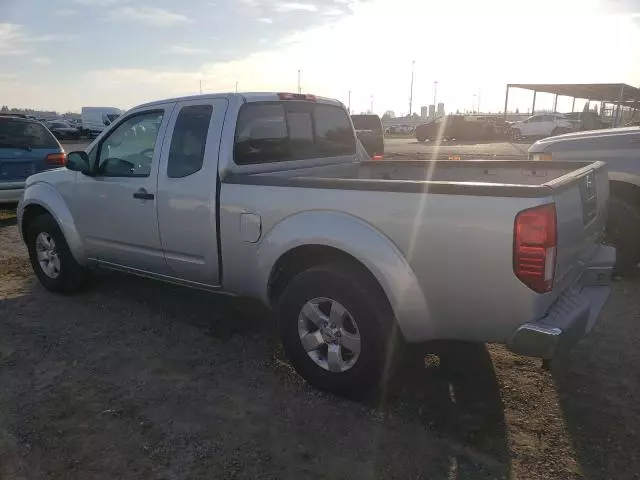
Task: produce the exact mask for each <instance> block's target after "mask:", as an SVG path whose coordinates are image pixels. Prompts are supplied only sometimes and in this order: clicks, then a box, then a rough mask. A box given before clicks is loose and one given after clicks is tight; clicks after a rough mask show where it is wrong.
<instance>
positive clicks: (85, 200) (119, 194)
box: [72, 103, 175, 274]
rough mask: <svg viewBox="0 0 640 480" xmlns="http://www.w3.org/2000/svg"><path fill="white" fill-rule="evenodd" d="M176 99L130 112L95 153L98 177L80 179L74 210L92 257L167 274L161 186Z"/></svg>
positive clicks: (80, 175)
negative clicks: (160, 217)
mask: <svg viewBox="0 0 640 480" xmlns="http://www.w3.org/2000/svg"><path fill="white" fill-rule="evenodd" d="M174 105H175V104H174V103H170V104H165V105H157V106H153V107H149V108H148V109H139V110H135V111H133V112H130V113H129V114H127V115H126V116H124V117H122V118H121V119H119V120H118V123H117V125H116V126H115V127H114V128H113V129H112V130H111V131H109V132H108V133H107V134H106V135H105V136H104V137H103V138H102V139H100V141H99V142H98V143H97V144H96V145H95V146H94V147H93V148H92V149H91V151H90V152H89V158H90V159H91V162H92V165H93V166H94V168H93V170H94V172H93V175H92V176H87V175H82V174H79V175H78V176H77V177H76V195H74V198H73V205H72V208H73V211H74V217H75V218H76V224H77V226H78V229H79V231H80V234H81V235H82V237H83V239H84V242H85V248H86V250H87V254H88V256H89V257H90V258H93V259H95V260H98V261H101V262H107V263H109V264H112V265H117V266H121V267H125V268H129V269H135V270H141V271H144V272H150V273H157V274H164V273H165V272H166V269H167V268H166V263H165V261H164V254H163V252H162V247H161V245H160V237H159V233H158V216H157V209H156V202H157V199H156V187H157V178H158V164H159V162H160V150H161V147H162V139H163V137H164V132H165V130H166V127H167V124H168V122H169V117H170V114H171V111H172V109H173V106H174Z"/></svg>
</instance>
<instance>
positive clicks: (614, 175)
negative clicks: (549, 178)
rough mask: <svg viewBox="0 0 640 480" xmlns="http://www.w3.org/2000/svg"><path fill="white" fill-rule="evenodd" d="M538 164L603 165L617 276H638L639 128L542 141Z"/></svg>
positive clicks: (534, 155)
mask: <svg viewBox="0 0 640 480" xmlns="http://www.w3.org/2000/svg"><path fill="white" fill-rule="evenodd" d="M529 159H530V160H536V161H554V162H555V161H559V162H562V163H565V162H567V161H578V162H584V161H591V162H595V161H603V162H606V164H607V170H608V171H609V181H610V183H609V192H610V196H611V199H610V200H609V212H608V214H607V225H606V229H605V234H606V238H605V241H606V243H610V244H611V245H614V246H615V247H616V250H617V254H618V256H617V262H616V268H615V270H616V273H617V274H621V275H626V276H631V275H637V274H638V263H639V262H640V127H623V128H609V129H605V130H593V131H588V132H575V133H568V134H566V135H559V136H556V137H549V138H545V139H543V140H539V141H537V142H536V143H534V144H533V145H532V146H531V148H529Z"/></svg>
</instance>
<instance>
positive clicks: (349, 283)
mask: <svg viewBox="0 0 640 480" xmlns="http://www.w3.org/2000/svg"><path fill="white" fill-rule="evenodd" d="M333 309H335V311H336V313H339V312H340V311H342V309H344V312H343V315H336V317H335V318H339V317H341V318H342V321H341V322H336V323H341V324H342V328H337V329H336V328H333V329H332V328H331V324H329V325H328V326H327V325H326V324H325V326H324V327H320V328H318V325H322V322H323V321H326V320H329V321H331V320H332V318H330V317H331V311H333ZM318 311H319V312H320V315H318V314H317V312H318ZM303 312H306V314H303ZM314 312H316V313H314ZM309 319H313V321H312V320H309ZM278 321H279V329H280V335H281V338H282V343H283V346H284V349H285V352H286V353H287V355H288V356H289V358H290V359H291V362H292V364H293V366H294V368H295V369H296V371H297V372H298V373H299V374H300V375H301V376H302V377H303V378H304V379H305V380H307V382H309V383H310V384H311V385H313V386H314V387H316V388H319V389H321V390H326V391H329V392H331V393H334V394H337V395H341V396H345V397H350V398H354V397H361V396H362V395H364V394H366V393H367V392H369V391H371V390H372V389H373V388H374V387H378V386H381V385H382V384H383V383H384V381H386V380H387V379H388V378H389V376H390V372H391V370H392V365H394V364H395V357H396V352H397V351H398V349H396V348H395V346H396V343H397V342H396V339H397V338H398V337H399V332H398V331H397V329H396V328H395V325H396V324H395V321H394V320H393V314H392V312H391V308H390V307H389V305H388V303H387V302H386V300H384V299H381V294H380V288H379V287H378V286H377V284H375V283H374V281H373V280H372V279H370V278H369V277H368V276H367V275H365V274H363V273H362V271H361V270H360V269H358V268H356V267H354V266H351V265H349V264H347V263H343V262H341V263H331V264H325V265H319V266H315V267H312V268H310V269H308V270H305V271H303V272H302V273H300V274H298V275H297V276H295V277H294V278H293V279H292V280H291V281H290V282H289V283H288V285H287V286H286V287H285V290H284V292H283V294H282V296H281V297H280V300H279V302H278ZM354 327H355V328H354ZM302 337H304V338H309V339H310V340H309V341H308V342H307V343H308V347H307V348H306V349H305V347H304V345H303V340H302ZM356 338H359V344H357V342H356V340H355V339H356ZM352 345H355V346H356V347H357V348H355V347H352ZM347 346H349V347H351V348H353V350H350V348H347ZM330 349H331V351H332V352H333V354H330ZM358 349H359V352H357V350H358ZM307 350H308V351H309V353H307ZM336 350H337V351H338V352H339V353H336ZM330 358H331V359H332V361H331V362H330Z"/></svg>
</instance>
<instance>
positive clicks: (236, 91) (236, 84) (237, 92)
mask: <svg viewBox="0 0 640 480" xmlns="http://www.w3.org/2000/svg"><path fill="white" fill-rule="evenodd" d="M236 93H238V81H237V80H236Z"/></svg>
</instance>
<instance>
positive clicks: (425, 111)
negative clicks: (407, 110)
mask: <svg viewBox="0 0 640 480" xmlns="http://www.w3.org/2000/svg"><path fill="white" fill-rule="evenodd" d="M428 116H429V107H420V118H427V117H428Z"/></svg>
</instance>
